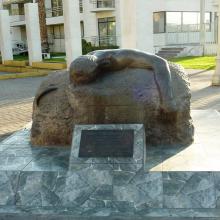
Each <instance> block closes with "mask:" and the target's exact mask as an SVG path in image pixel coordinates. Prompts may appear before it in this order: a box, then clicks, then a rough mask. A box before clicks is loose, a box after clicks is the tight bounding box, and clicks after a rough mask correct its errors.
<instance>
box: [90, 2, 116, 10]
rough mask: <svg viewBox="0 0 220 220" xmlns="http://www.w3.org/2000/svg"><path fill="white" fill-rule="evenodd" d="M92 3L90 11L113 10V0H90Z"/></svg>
mask: <svg viewBox="0 0 220 220" xmlns="http://www.w3.org/2000/svg"><path fill="white" fill-rule="evenodd" d="M90 2H91V4H92V7H93V8H92V10H91V12H95V13H97V12H103V11H114V10H115V0H90Z"/></svg>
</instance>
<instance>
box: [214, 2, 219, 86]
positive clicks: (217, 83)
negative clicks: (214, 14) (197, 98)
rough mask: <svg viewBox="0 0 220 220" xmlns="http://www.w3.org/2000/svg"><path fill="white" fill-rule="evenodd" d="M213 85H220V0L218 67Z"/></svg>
mask: <svg viewBox="0 0 220 220" xmlns="http://www.w3.org/2000/svg"><path fill="white" fill-rule="evenodd" d="M212 85H213V86H220V0H218V51H217V58H216V69H215V72H214V75H213V77H212Z"/></svg>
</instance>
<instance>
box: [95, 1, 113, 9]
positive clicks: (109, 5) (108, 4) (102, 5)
mask: <svg viewBox="0 0 220 220" xmlns="http://www.w3.org/2000/svg"><path fill="white" fill-rule="evenodd" d="M96 7H97V8H114V7H115V0H97V2H96Z"/></svg>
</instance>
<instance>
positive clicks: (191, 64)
mask: <svg viewBox="0 0 220 220" xmlns="http://www.w3.org/2000/svg"><path fill="white" fill-rule="evenodd" d="M169 61H172V62H174V63H177V64H180V65H182V66H183V67H184V68H185V69H201V70H212V69H215V66H216V57H215V56H204V57H179V58H172V59H170V60H169Z"/></svg>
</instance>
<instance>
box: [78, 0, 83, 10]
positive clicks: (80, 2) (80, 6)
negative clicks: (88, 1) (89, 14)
mask: <svg viewBox="0 0 220 220" xmlns="http://www.w3.org/2000/svg"><path fill="white" fill-rule="evenodd" d="M79 11H80V13H83V0H79Z"/></svg>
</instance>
